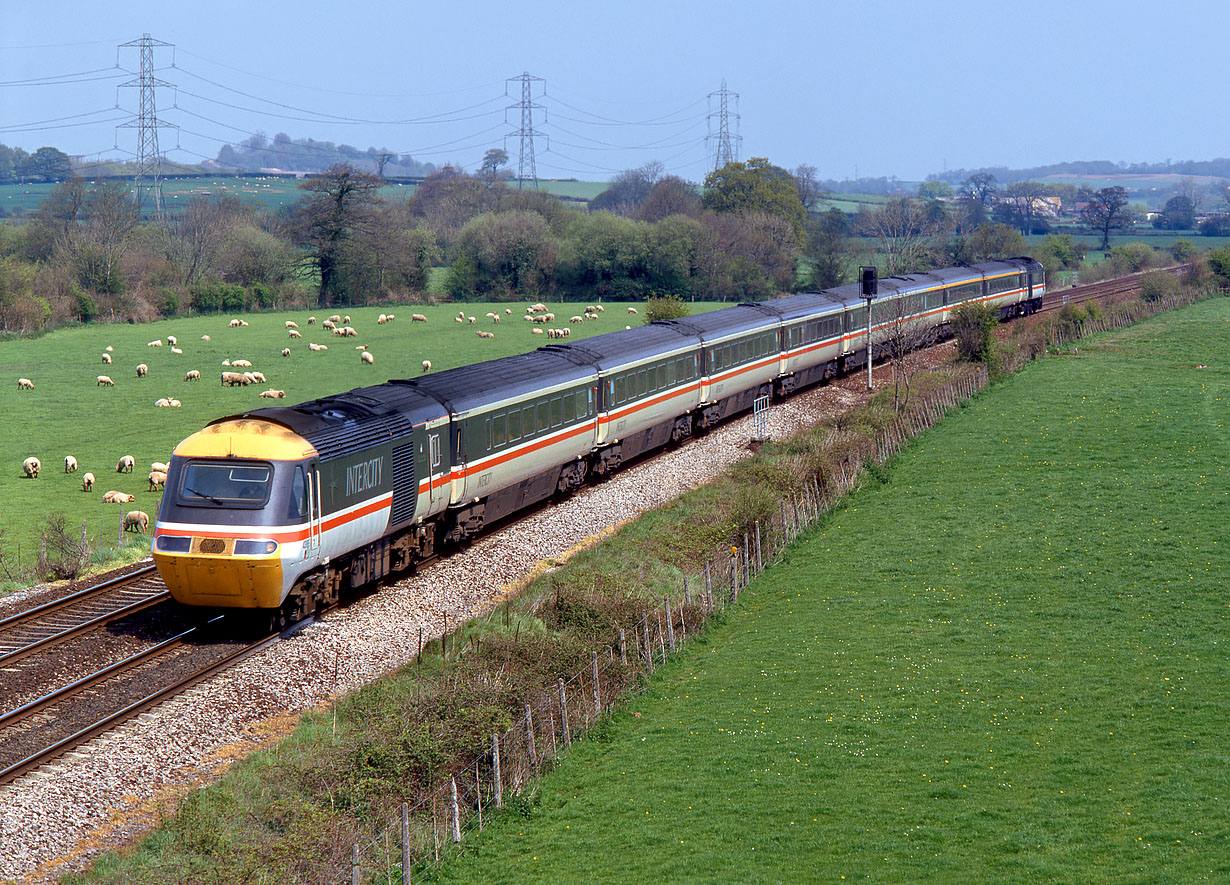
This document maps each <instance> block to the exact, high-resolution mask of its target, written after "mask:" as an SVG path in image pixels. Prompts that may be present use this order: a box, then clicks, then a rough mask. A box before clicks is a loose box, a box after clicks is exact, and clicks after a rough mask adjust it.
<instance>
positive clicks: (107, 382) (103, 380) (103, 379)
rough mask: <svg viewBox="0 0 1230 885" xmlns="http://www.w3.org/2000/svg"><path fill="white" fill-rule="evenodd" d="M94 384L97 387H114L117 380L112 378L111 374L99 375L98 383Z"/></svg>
mask: <svg viewBox="0 0 1230 885" xmlns="http://www.w3.org/2000/svg"><path fill="white" fill-rule="evenodd" d="M94 386H95V387H114V386H115V382H114V381H112V380H111V376H110V375H99V376H98V383H97V384H95V385H94Z"/></svg>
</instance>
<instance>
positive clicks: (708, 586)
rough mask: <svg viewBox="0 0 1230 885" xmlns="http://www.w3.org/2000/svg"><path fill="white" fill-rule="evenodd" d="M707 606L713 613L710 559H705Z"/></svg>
mask: <svg viewBox="0 0 1230 885" xmlns="http://www.w3.org/2000/svg"><path fill="white" fill-rule="evenodd" d="M705 605H706V606H708V608H709V611H710V612H712V611H713V580H712V578H710V576H709V557H707V556H706V557H705Z"/></svg>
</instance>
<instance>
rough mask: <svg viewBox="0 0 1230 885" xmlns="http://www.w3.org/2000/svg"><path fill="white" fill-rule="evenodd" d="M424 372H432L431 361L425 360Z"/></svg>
mask: <svg viewBox="0 0 1230 885" xmlns="http://www.w3.org/2000/svg"><path fill="white" fill-rule="evenodd" d="M423 371H424V372H430V371H431V360H423Z"/></svg>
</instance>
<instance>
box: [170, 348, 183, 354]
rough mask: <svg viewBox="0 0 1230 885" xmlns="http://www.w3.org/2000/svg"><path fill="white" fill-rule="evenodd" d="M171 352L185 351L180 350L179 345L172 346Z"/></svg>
mask: <svg viewBox="0 0 1230 885" xmlns="http://www.w3.org/2000/svg"><path fill="white" fill-rule="evenodd" d="M171 353H183V351H182V350H180V349H179V348H178V347H172V348H171Z"/></svg>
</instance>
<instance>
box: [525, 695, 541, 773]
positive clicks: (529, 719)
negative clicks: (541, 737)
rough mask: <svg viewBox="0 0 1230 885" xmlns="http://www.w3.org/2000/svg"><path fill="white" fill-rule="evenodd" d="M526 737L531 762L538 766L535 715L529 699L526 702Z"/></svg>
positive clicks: (535, 766)
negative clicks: (535, 742) (531, 709)
mask: <svg viewBox="0 0 1230 885" xmlns="http://www.w3.org/2000/svg"><path fill="white" fill-rule="evenodd" d="M525 739H526V746H527V747H528V748H529V752H530V764H531V765H533V766H534V768H538V748H537V747H535V746H534V715H533V714H532V713H531V712H530V705H529V702H528V701H527V702H526V704H525Z"/></svg>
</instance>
